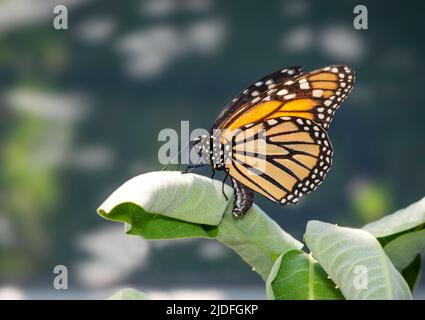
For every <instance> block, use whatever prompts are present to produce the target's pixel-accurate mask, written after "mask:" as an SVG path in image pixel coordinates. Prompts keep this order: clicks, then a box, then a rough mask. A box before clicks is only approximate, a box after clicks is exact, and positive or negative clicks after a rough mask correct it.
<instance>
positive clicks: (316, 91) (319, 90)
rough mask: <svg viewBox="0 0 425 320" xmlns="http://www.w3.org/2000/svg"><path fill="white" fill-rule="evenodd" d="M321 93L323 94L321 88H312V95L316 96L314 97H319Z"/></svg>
mask: <svg viewBox="0 0 425 320" xmlns="http://www.w3.org/2000/svg"><path fill="white" fill-rule="evenodd" d="M322 94H323V90H321V89H314V90H313V92H312V95H313V97H316V98H320V97H321V96H322Z"/></svg>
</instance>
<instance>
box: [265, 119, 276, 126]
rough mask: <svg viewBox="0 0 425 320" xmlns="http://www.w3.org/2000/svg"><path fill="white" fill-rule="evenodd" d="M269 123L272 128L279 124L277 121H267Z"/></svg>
mask: <svg viewBox="0 0 425 320" xmlns="http://www.w3.org/2000/svg"><path fill="white" fill-rule="evenodd" d="M267 123H268V124H269V125H271V126H274V125H275V124H276V123H277V120H276V119H270V120H267Z"/></svg>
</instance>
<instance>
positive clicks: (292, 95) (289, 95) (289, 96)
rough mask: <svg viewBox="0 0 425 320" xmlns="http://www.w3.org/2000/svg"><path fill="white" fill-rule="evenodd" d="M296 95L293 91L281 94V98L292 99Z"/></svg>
mask: <svg viewBox="0 0 425 320" xmlns="http://www.w3.org/2000/svg"><path fill="white" fill-rule="evenodd" d="M295 97H296V94H295V93H291V94H287V95H286V96H283V99H285V100H289V99H293V98H295Z"/></svg>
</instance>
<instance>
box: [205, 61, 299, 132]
mask: <svg viewBox="0 0 425 320" xmlns="http://www.w3.org/2000/svg"><path fill="white" fill-rule="evenodd" d="M301 74H302V67H301V66H292V67H288V68H285V69H282V70H279V71H276V72H274V73H272V74H269V75H267V76H265V77H263V78H261V79H259V80H258V81H256V82H255V83H253V84H252V85H250V86H249V87H248V88H246V89H245V90H244V91H243V92H241V93H240V94H239V95H238V96H237V97H236V98H234V99H233V100H232V101H231V102H230V103H229V104H228V105H227V106H226V107H225V108H224V109H223V111H222V112H221V113H220V114H219V116H218V117H217V119H216V121H215V122H214V124H213V126H212V128H213V129H216V128H223V127H225V126H226V124H227V123H229V121H230V120H231V119H232V118H234V117H235V116H236V115H237V114H240V113H243V112H245V111H246V110H248V109H249V108H251V107H253V105H254V104H253V103H252V101H253V100H254V99H255V98H256V97H257V96H262V95H264V94H265V92H267V91H268V90H271V89H273V88H275V87H277V86H279V85H281V84H282V83H283V82H285V81H287V80H289V79H292V78H294V77H297V76H299V75H301Z"/></svg>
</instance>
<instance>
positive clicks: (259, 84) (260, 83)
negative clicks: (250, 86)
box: [255, 81, 263, 87]
mask: <svg viewBox="0 0 425 320" xmlns="http://www.w3.org/2000/svg"><path fill="white" fill-rule="evenodd" d="M262 84H263V81H258V82H256V83H255V86H256V87H259V86H261V85H262Z"/></svg>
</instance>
